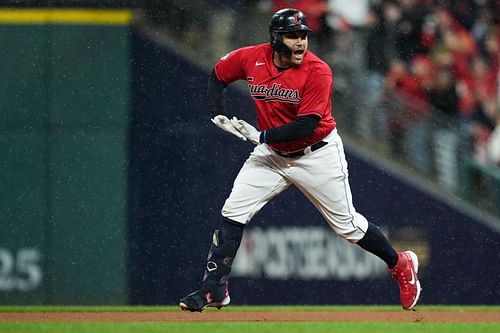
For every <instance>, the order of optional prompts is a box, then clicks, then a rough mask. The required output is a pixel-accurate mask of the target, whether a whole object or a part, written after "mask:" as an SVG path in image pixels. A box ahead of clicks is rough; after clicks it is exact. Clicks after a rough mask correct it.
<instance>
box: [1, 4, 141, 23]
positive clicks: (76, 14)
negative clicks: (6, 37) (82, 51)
mask: <svg viewBox="0 0 500 333" xmlns="http://www.w3.org/2000/svg"><path fill="white" fill-rule="evenodd" d="M131 20H132V11H131V10H122V9H62V8H58V9H21V8H20V9H17V8H11V9H0V24H84V25H87V24H90V25H127V24H129V23H130V21H131Z"/></svg>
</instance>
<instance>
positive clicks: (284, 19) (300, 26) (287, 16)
mask: <svg viewBox="0 0 500 333" xmlns="http://www.w3.org/2000/svg"><path fill="white" fill-rule="evenodd" d="M293 31H311V29H309V27H308V26H307V19H306V16H305V15H304V13H302V12H301V11H300V10H297V9H294V8H285V9H281V10H278V11H277V12H276V13H274V15H273V16H272V17H271V23H270V24H269V35H270V38H271V46H272V47H273V49H274V50H275V51H277V52H278V53H281V54H283V55H291V54H292V50H290V48H288V46H286V45H285V44H284V43H283V37H282V34H283V33H285V32H293Z"/></svg>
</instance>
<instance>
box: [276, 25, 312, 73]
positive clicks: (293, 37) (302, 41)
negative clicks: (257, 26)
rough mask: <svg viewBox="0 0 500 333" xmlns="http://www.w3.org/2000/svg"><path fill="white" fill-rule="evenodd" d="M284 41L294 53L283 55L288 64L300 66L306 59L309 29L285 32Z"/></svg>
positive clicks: (283, 59)
mask: <svg viewBox="0 0 500 333" xmlns="http://www.w3.org/2000/svg"><path fill="white" fill-rule="evenodd" d="M283 43H284V44H285V45H286V46H288V47H289V48H290V49H291V50H292V55H290V56H288V57H281V58H282V61H285V62H288V65H289V66H290V65H295V66H298V65H300V64H301V63H302V61H303V60H304V56H305V54H306V51H307V47H308V40H307V31H294V32H287V33H284V34H283Z"/></svg>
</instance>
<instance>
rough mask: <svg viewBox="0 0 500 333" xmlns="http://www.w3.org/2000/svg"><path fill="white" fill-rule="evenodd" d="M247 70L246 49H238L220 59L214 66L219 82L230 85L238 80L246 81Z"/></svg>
mask: <svg viewBox="0 0 500 333" xmlns="http://www.w3.org/2000/svg"><path fill="white" fill-rule="evenodd" d="M245 68H246V56H245V49H238V50H235V51H232V52H230V53H228V54H226V55H225V56H223V57H222V58H220V60H219V61H218V62H217V63H216V64H215V66H214V71H215V74H216V75H217V78H218V79H219V80H221V81H222V82H224V83H225V84H230V83H232V82H234V81H236V80H245V79H246V75H245V72H246V70H245Z"/></svg>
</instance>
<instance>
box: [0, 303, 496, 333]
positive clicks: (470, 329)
mask: <svg viewBox="0 0 500 333" xmlns="http://www.w3.org/2000/svg"><path fill="white" fill-rule="evenodd" d="M396 309H399V307H396V306H307V307H305V306H276V307H271V306H232V307H227V308H225V309H224V311H228V312H232V311H266V312H268V311H290V312H293V311H394V310H396ZM419 309H420V310H422V311H423V310H425V311H458V312H461V313H463V312H467V311H499V312H500V306H479V307H478V306H419ZM123 311H127V312H170V311H179V310H178V308H177V307H173V306H172V307H170V306H169V307H164V306H161V307H160V306H158V307H143V306H132V307H122V306H119V307H88V306H76V307H74V306H70V307H68V306H61V307H54V306H50V307H39V306H30V307H21V306H8V307H7V306H3V307H2V306H0V317H1V316H2V312H4V313H5V312H123ZM0 332H2V333H3V332H5V333H14V332H15V333H35V332H36V333H39V332H41V333H47V332H50V333H56V332H57V333H59V332H64V333H66V332H69V333H96V332H108V333H129V332H141V333H143V332H144V333H155V332H158V333H159V332H161V333H195V332H203V333H209V332H217V333H235V332H236V333H245V332H255V333H261V332H263V333H267V332H268V333H278V332H286V333H299V332H304V333H306V332H313V333H330V332H335V333H358V332H359V333H361V332H363V333H366V332H369V333H400V332H404V333H417V332H418V333H422V332H424V333H427V332H429V333H438V332H439V333H448V332H449V333H476V332H480V333H493V332H495V333H498V332H500V322H499V323H488V324H486V323H422V322H415V323H393V322H356V323H350V322H349V323H348V322H282V323H281V322H278V323H276V322H272V323H271V322H220V323H214V322H212V323H197V322H184V323H180V322H161V323H159V322H134V323H130V322H127V323H124V322H120V323H118V322H117V323H94V322H92V323H47V322H44V323H29V322H0Z"/></svg>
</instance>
